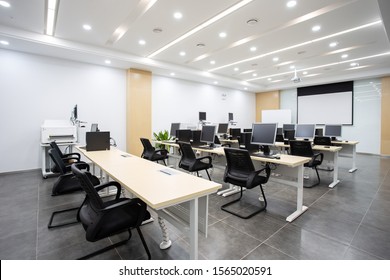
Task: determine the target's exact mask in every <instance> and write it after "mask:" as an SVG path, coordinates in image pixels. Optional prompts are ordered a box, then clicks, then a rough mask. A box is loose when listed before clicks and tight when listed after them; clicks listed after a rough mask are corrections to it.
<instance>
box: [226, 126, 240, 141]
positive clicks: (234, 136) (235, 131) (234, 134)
mask: <svg viewBox="0 0 390 280" xmlns="http://www.w3.org/2000/svg"><path fill="white" fill-rule="evenodd" d="M229 134H230V136H231V137H232V139H233V140H236V139H237V137H238V136H240V134H241V128H231V129H230V130H229Z"/></svg>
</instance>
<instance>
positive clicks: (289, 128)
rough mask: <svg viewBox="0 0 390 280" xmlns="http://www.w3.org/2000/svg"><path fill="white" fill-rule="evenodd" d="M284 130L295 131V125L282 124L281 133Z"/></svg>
mask: <svg viewBox="0 0 390 280" xmlns="http://www.w3.org/2000/svg"><path fill="white" fill-rule="evenodd" d="M285 130H295V124H283V131H285Z"/></svg>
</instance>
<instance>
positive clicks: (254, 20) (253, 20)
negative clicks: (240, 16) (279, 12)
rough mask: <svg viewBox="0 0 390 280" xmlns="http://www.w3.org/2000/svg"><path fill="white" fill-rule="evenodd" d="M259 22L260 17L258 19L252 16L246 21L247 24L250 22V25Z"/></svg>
mask: <svg viewBox="0 0 390 280" xmlns="http://www.w3.org/2000/svg"><path fill="white" fill-rule="evenodd" d="M258 22H259V20H258V19H256V18H251V19H249V20H247V21H246V24H248V25H255V24H257V23H258Z"/></svg>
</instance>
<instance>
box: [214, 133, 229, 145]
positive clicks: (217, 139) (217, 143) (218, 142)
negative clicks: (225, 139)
mask: <svg viewBox="0 0 390 280" xmlns="http://www.w3.org/2000/svg"><path fill="white" fill-rule="evenodd" d="M214 144H216V145H220V146H221V147H231V145H230V144H229V143H225V144H222V143H221V141H220V140H219V138H218V136H217V135H215V136H214Z"/></svg>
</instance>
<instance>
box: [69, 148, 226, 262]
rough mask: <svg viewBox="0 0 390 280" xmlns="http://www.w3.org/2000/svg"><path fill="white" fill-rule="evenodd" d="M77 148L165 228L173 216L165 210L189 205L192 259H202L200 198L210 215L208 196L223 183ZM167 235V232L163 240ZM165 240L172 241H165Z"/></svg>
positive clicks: (122, 154)
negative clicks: (199, 235) (144, 206)
mask: <svg viewBox="0 0 390 280" xmlns="http://www.w3.org/2000/svg"><path fill="white" fill-rule="evenodd" d="M76 148H77V147H76ZM77 149H78V150H79V151H80V152H81V153H82V154H84V155H85V156H86V157H87V158H88V159H90V160H91V162H93V163H94V164H96V165H97V166H99V168H100V169H101V170H103V171H104V172H105V173H107V175H108V176H110V177H111V178H113V179H114V180H116V181H118V182H119V183H120V184H121V185H122V186H123V187H124V188H125V189H127V190H128V191H129V192H130V193H132V194H134V195H135V196H136V197H139V198H140V199H142V200H143V201H144V202H145V203H146V204H147V205H148V206H149V207H151V208H153V209H155V210H156V212H157V214H158V215H159V217H158V218H159V223H160V226H161V227H162V228H163V227H165V225H164V223H163V221H162V219H161V217H160V215H161V216H164V218H165V217H169V216H170V215H167V214H166V213H165V212H164V210H165V209H167V208H169V207H170V206H173V205H177V204H180V203H184V202H189V204H190V209H189V212H190V213H189V235H190V259H197V258H198V210H199V209H198V208H199V207H198V198H202V197H206V200H205V201H206V203H205V204H204V206H202V207H206V209H204V210H205V211H206V212H207V207H208V200H207V196H208V194H211V193H215V192H216V191H217V190H218V189H219V188H221V184H218V183H216V182H213V181H209V180H205V179H202V178H198V177H196V176H191V175H189V174H187V173H185V172H181V171H179V170H175V169H171V168H169V167H165V166H163V165H160V164H157V163H154V162H151V161H148V160H145V159H142V158H139V157H137V156H134V155H130V154H128V153H125V152H122V151H120V150H118V149H116V148H113V147H111V150H109V151H94V152H87V151H86V150H85V149H81V148H77ZM164 213H165V214H164ZM174 224H175V223H174ZM206 226H207V220H206ZM165 234H166V233H164V232H163V237H165ZM163 241H164V242H167V241H169V240H164V238H163ZM169 245H170V244H169ZM169 245H168V247H169ZM160 247H161V246H160Z"/></svg>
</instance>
